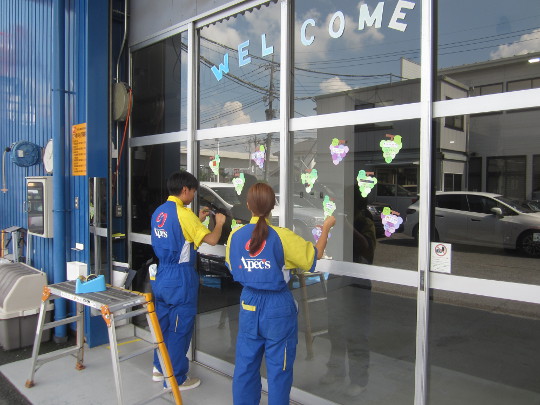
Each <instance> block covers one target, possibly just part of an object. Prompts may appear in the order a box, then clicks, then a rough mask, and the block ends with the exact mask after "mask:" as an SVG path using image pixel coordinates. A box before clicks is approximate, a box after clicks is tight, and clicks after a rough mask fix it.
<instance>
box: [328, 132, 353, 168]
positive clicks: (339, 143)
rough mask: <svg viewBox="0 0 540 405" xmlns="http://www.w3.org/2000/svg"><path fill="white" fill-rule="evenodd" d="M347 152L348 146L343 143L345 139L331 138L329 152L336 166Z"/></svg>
mask: <svg viewBox="0 0 540 405" xmlns="http://www.w3.org/2000/svg"><path fill="white" fill-rule="evenodd" d="M348 152H349V147H348V146H347V145H345V141H343V140H339V139H337V138H334V139H332V143H331V144H330V154H331V155H332V162H334V164H335V165H336V166H337V165H338V164H339V162H341V161H342V160H343V159H345V156H347V153H348Z"/></svg>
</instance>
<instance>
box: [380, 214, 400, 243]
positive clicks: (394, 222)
mask: <svg viewBox="0 0 540 405" xmlns="http://www.w3.org/2000/svg"><path fill="white" fill-rule="evenodd" d="M381 219H382V224H383V226H384V235H385V236H386V237H390V236H392V234H393V233H394V232H396V231H397V230H398V229H399V226H400V225H401V224H402V223H403V218H401V217H400V216H399V212H396V211H392V210H390V208H389V207H384V208H383V210H382V213H381Z"/></svg>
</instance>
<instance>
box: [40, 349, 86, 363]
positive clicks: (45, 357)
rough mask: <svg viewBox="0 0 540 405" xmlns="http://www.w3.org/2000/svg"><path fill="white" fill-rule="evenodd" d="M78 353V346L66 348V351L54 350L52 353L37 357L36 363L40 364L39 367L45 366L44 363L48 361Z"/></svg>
mask: <svg viewBox="0 0 540 405" xmlns="http://www.w3.org/2000/svg"><path fill="white" fill-rule="evenodd" d="M78 351H79V347H78V346H71V347H68V348H66V349H60V350H56V351H54V352H51V353H46V354H42V355H40V356H38V357H37V361H36V363H37V364H40V365H41V364H45V363H47V362H49V361H52V360H56V359H59V358H60V357H64V356H68V355H70V354H72V353H75V352H78Z"/></svg>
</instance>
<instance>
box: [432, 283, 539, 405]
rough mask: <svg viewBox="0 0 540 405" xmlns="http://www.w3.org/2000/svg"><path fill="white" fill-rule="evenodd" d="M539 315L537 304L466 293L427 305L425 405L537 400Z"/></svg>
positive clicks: (521, 403) (517, 403) (521, 404)
mask: <svg viewBox="0 0 540 405" xmlns="http://www.w3.org/2000/svg"><path fill="white" fill-rule="evenodd" d="M435 294H437V292H435ZM539 314H540V307H539V306H538V305H533V304H527V303H520V302H515V301H508V300H500V299H486V298H485V297H479V296H475V295H468V294H459V295H458V294H456V297H455V299H454V300H453V301H452V304H451V305H445V304H441V303H434V304H432V305H431V309H430V326H429V369H428V370H429V379H430V383H429V393H428V404H433V405H435V404H437V405H440V404H472V403H474V404H501V405H502V404H512V405H525V404H534V403H537V402H538V401H540V390H539V387H540V385H539V380H538V376H539V375H540V359H539V358H538V348H537V346H538V341H539V340H540V321H539V320H538V315H539Z"/></svg>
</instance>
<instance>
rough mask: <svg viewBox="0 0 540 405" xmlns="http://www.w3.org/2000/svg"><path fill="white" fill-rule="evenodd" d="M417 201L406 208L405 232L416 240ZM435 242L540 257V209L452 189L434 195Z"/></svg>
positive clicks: (507, 199) (498, 195)
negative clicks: (498, 249) (484, 247)
mask: <svg viewBox="0 0 540 405" xmlns="http://www.w3.org/2000/svg"><path fill="white" fill-rule="evenodd" d="M419 203H420V201H416V202H415V203H414V204H412V205H411V206H409V209H408V210H407V219H406V221H405V229H404V232H405V234H407V235H409V236H413V237H415V238H416V239H418V212H419ZM433 238H434V240H435V241H441V242H449V243H461V244H469V245H476V246H489V247H499V248H505V249H518V250H520V251H522V252H523V253H525V254H526V255H528V256H533V257H539V256H540V212H535V211H533V210H532V209H531V208H530V207H528V206H527V205H526V204H525V203H523V202H520V201H516V200H512V199H510V198H507V197H504V196H502V195H500V194H492V193H481V192H468V191H454V192H437V193H436V196H435V234H434V235H433Z"/></svg>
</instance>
